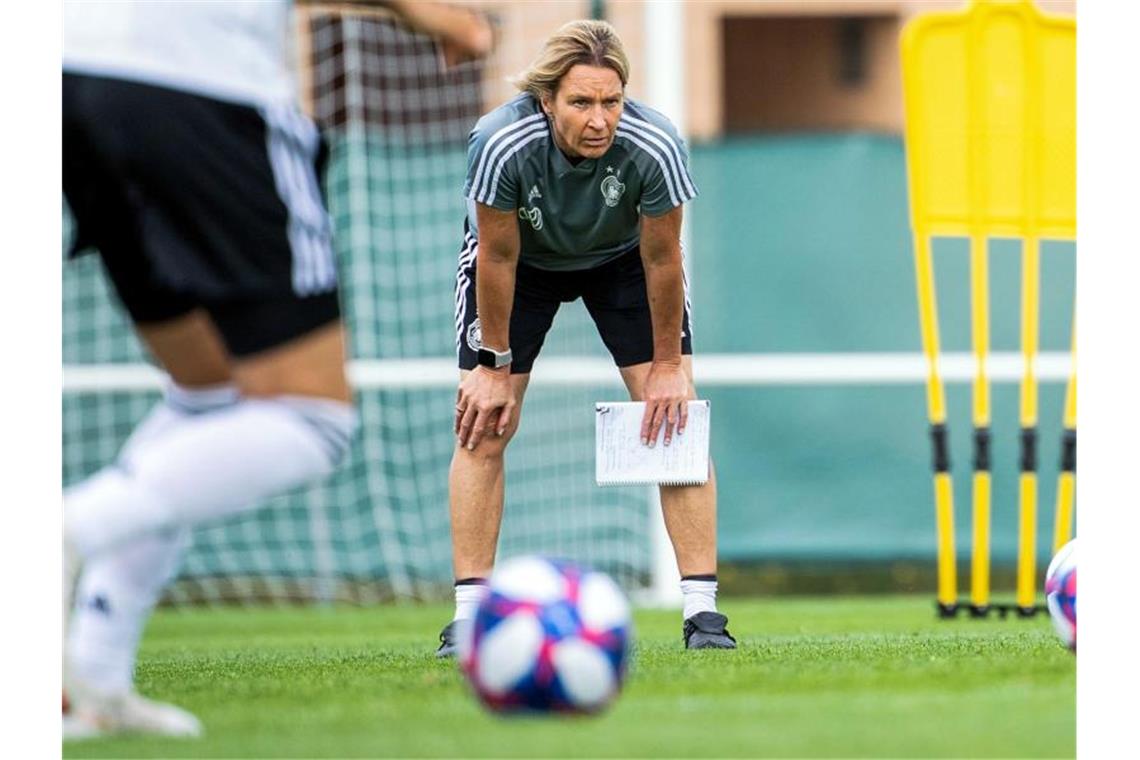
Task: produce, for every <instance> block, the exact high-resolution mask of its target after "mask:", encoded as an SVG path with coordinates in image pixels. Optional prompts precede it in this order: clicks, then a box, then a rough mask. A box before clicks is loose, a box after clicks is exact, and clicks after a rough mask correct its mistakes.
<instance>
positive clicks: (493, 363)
mask: <svg viewBox="0 0 1140 760" xmlns="http://www.w3.org/2000/svg"><path fill="white" fill-rule="evenodd" d="M476 360H477V361H478V362H479V364H480V365H481V366H484V367H490V368H491V369H498V368H499V367H505V366H507V365H508V364H510V363H511V352H510V351H503V352H502V353H499V352H498V351H492V350H491V349H489V348H481V349H479V352H478V353H477V354H476Z"/></svg>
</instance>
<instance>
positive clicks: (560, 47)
mask: <svg viewBox="0 0 1140 760" xmlns="http://www.w3.org/2000/svg"><path fill="white" fill-rule="evenodd" d="M578 64H585V65H587V66H598V67H600V68H606V69H613V70H614V72H616V73H617V75H618V78H619V79H621V86H622V87H623V88H624V87H625V85H626V84H627V83H628V82H629V59H628V58H627V57H626V55H625V48H624V47H623V46H622V44H621V38H620V37H618V34H617V30H616V29H614V28H613V27H612V26H611V25H610V24H608V23H606V22H605V21H595V20H591V19H583V20H580V21H571V22H570V23H568V24H564V25H563V26H562V27H561V28H560V29H559V30H558V31H557V32H555V33H554V34H552V35H550V37H549V38H548V39H547V40H546V44H545V45H543V48H542V52H541V53H540V54H539V56H538V58H535V59H534V61H533V62H531V64H530V67H529V68H527V70H526V71H523V72H522V73H520V74H519V75H518V76H516V77H514V78H513V79H511V84H513V85H514V86H515V87H517V88H519V90H521V91H523V92H529V93H530V94H531V95H533V96H534V98H535V99H536V100H538V101H539V102H541V101H542V99H543V97H553V96H554V93H555V92H556V91H557V90H558V84H559V82H561V81H562V77H564V76H566V72H568V71H570V69H572V68H574V67H575V66H577V65H578Z"/></svg>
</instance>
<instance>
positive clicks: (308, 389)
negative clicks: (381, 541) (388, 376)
mask: <svg viewBox="0 0 1140 760" xmlns="http://www.w3.org/2000/svg"><path fill="white" fill-rule="evenodd" d="M144 333H146V330H145V329H144ZM147 338H148V343H149V342H153V340H154V338H155V334H154V333H153V332H151V333H150V334H148V335H147ZM154 348H155V351H154V353H155V355H156V356H162V355H163V354H164V353H166V352H168V351H169V350H170V348H171V346H170V345H168V344H165V343H163V342H162V340H161V338H160V339H159V345H155V346H154ZM180 348H181V350H183V351H186V350H187V348H186V347H185V346H180ZM328 361H331V362H333V363H334V364H335V363H336V362H338V361H339V365H337V366H339V370H329V369H328V368H327V367H322V366H317V367H314V368H313V369H311V370H306V369H305V368H306V367H308V366H309V365H310V364H314V363H315V364H318V365H319V364H320V363H322V362H328ZM175 364H176V363H175ZM343 366H344V360H343V338H342V332H341V328H340V323H339V321H335V322H333V323H331V324H330V325H327V326H325V327H323V328H320V329H318V330H315V331H313V332H311V333H309V334H306V335H303V336H301V337H300V338H297V339H295V340H293V341H290V342H289V343H287V344H285V345H283V346H280V347H275V348H273V349H270V350H266V351H264V352H261V353H259V354H255V355H253V356H250V357H246V358H242V359H237V360H235V361H234V373H233V374H234V377H235V378H236V380H237V385H238V387H239V389H240V390H241V392H242V394H243V395H242V397H241V398H240V399H237V400H236V401H235V402H234V403H232V404H228V405H226V406H223V407H220V408H214V409H209V410H203V411H200V412H199V413H196V414H194V413H190V414H185V415H183V416H181V418H168V419H167V420H166V424H164V425H163V426H162V427H163V429H162V430H161V432H158V433H155V434H152V435H149V436H147V440H146V441H145V445H132V446H128V448H127V450H126V451H125V452H124V456H123V457H121V458H120V461H119V463H118V464H117V465H116V466H114V467H109V468H106V469H104V470H102V471H101V472H99V473H97V474H96V475H95V476H93V477H92V478H90V479H88V480H87V481H85V482H83V483H81V484H79V485H78V486H76V487H75V488H74V489H72V490H71V491H69V493H68V497H67V499H66V505H65V509H66V514H65V528H66V531H67V535H68V539H69V543H70V544H71V546H73V547H75V548H76V549H77V550H78V551H79V552H80V554H81V555H82V556H83V557H84V558H90V560H91V562H92V563H94V570H93V572H92V573H91V574H90V576H89V577H88V576H87V575H85V577H84V583H83V584H82V586H81V599H83V600H84V601H85V602H86V604H85V607H84V609H83V611H82V613H81V615H80V620H77V621H76V622H77V625H76V629H75V632H74V633H75V635H74V637H73V640H72V644H71V652H72V654H73V655H79V657H78V660H79V661H78V662H77V663H76V664H75V665H74V666H73V667H72V668H71V672H70V673H69V683H68V689H69V696H71V699H72V702H73V704H74V707H75V709H74V717H75V719H77V720H78V722H79V723H80V728H81V729H85V730H92V729H102V730H111V731H115V730H142V731H151V732H156V733H168V734H172V735H193V734H196V733H197V732H198V731H199V727H198V725H197V721H196V720H195V719H193V717H192V716H190V715H189V714H187V713H184V712H182V711H180V710H177V708H173V707H170V706H163V705H156V704H155V703H149V702H147V701H145V700H142V699H141V698H138V697H137V695H133V693H131V692H130V683H131V679H130V669H131V668H132V667H133V658H134V651H135V648H136V646H137V642H138V637H139V635H140V634H141V628H142V624H143V622H144V620H145V618H146V616H147V615H149V613H150V610H151V609H152V607H153V604H154V602H155V601H156V600H157V597H158V594H159V593H160V592H161V589H162V587H163V586H164V585H165V583H166V582H167V581H168V580H169V578H170V577H171V576H172V575H173V573H174V571H175V569H176V566H177V556H178V554H179V551H178V550H179V549H180V540H179V532H180V531H181V530H184V529H185V526H189V525H194V524H197V523H200V522H203V521H206V520H211V519H217V518H221V517H225V516H228V515H231V514H234V513H236V512H238V511H241V510H243V509H248V508H250V507H253V506H256V505H257V504H258V503H260V502H261V501H262V500H264V499H265V498H268V497H270V496H273V495H276V494H277V493H280V492H281V491H284V490H286V489H288V488H291V487H294V486H297V485H301V484H303V483H306V482H308V481H310V480H313V479H315V478H318V477H322V476H324V475H326V474H328V473H329V472H331V470H332V469H333V467H334V466H335V465H336V463H337V462H338V461H339V459H340V458H341V457H342V456H343V455H344V453H345V451H346V450H347V448H348V444H349V440H350V438H351V435H352V432H353V430H354V426H355V413H354V411H353V409H352V406H351V404H350V403H349V402H348V397H349V392H348V386H347V382H346V380H345V378H344V372H343ZM322 383H323V385H322ZM155 424H156V425H157V422H156V423H155ZM144 429H145V428H144ZM101 589H103V590H105V591H104V594H103V595H102V597H100V590H101ZM112 605H113V606H112ZM116 607H117V608H118V609H119V610H121V611H122V613H123V615H124V616H125V617H124V618H123V619H122V621H121V627H120V628H119V629H118V630H107V627H106V626H104V627H103V628H100V627H99V626H98V625H97V624H95V623H94V622H93V621H92V619H91V616H92V615H100V614H104V613H106V612H108V611H110V612H115V611H116ZM100 608H103V609H100ZM81 623H82V624H81ZM100 647H104V648H105V649H104V650H103V651H100ZM108 648H109V649H110V650H112V651H111V652H107V651H106V649H108ZM107 655H109V656H107ZM100 660H102V661H101V662H100Z"/></svg>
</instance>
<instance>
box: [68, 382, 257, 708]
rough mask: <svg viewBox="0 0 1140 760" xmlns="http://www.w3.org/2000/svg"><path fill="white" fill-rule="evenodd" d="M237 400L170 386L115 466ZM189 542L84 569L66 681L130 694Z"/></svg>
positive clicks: (225, 393) (136, 543)
mask: <svg viewBox="0 0 1140 760" xmlns="http://www.w3.org/2000/svg"><path fill="white" fill-rule="evenodd" d="M238 398H239V395H238V390H237V387H236V386H234V385H232V384H228V383H227V384H224V385H216V386H211V387H207V388H183V387H181V386H178V385H176V384H175V383H173V382H168V383H167V387H166V393H165V398H164V399H163V400H162V401H160V402H159V403H158V404H156V405H155V407H154V408H153V409H151V411H150V412H149V414H147V416H146V417H145V418H143V420H142V421H141V422H140V423H139V424H138V425H137V426H136V427H135V429H134V432H132V433H131V436H130V438H128V439H127V441H126V443H125V444H123V448H122V450H121V451H120V452H119V465H118V466H125V467H127V468H130V467H131V466H132V465H131V464H130V462H131V461H132V458H133V456H134V454H135V453H136V452H139V451H144V450H145V448H146V446H148V445H150V444H151V443H153V442H154V441H156V440H158V439H160V438H161V437H162V436H164V435H165V434H166V433H168V432H169V431H171V430H173V429H174V428H175V426H177V425H178V424H179V423H180V422H182V421H184V420H186V419H187V418H192V417H194V416H196V415H199V414H203V413H206V412H211V411H216V410H218V409H221V408H224V407H227V406H230V405H232V404H234V403H236V402H237V400H238ZM189 543H190V529H189V528H179V529H171V530H167V531H163V532H159V533H151V534H148V535H144V536H139V537H138V538H136V539H134V540H131V541H128V542H127V543H124V544H123V545H122V546H121V547H119V548H118V549H116V550H114V551H108V552H104V553H102V554H100V555H99V556H96V557H93V558H91V560H90V561H88V562H85V563H84V566H83V569H82V575H81V576H80V579H79V583H78V584H77V589H76V609H75V610H74V612H73V613H72V618H71V620H72V622H71V630H70V632H69V635H68V640H67V652H68V668H69V674H68V675H69V677H70V678H79V679H81V680H82V681H83V682H84V683H85V684H86V685H88V686H90V687H92V688H95V689H97V690H98V691H100V692H102V693H122V692H124V691H127V690H129V689H130V688H131V683H132V682H133V676H134V667H135V653H136V652H137V650H138V644H139V639H140V638H141V636H142V631H143V627H144V625H145V624H146V620H147V618H148V617H150V613H151V611H152V610H153V609H154V605H155V604H156V603H157V602H158V598H159V595H160V594H161V593H162V589H163V587H164V586H165V585H166V584H167V583H169V582H170V580H171V579H173V577H174V575H175V573H177V571H178V567H179V565H180V564H181V561H182V556H183V554H184V552H185V551H186V547H187V546H189Z"/></svg>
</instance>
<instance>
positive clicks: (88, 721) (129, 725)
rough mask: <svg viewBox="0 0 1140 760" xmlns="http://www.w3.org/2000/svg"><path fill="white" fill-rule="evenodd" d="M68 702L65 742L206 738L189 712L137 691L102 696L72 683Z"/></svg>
mask: <svg viewBox="0 0 1140 760" xmlns="http://www.w3.org/2000/svg"><path fill="white" fill-rule="evenodd" d="M67 703H68V708H69V709H68V711H67V712H66V713H65V714H64V716H63V738H64V740H75V739H89V738H93V737H98V736H109V735H111V734H123V733H140V734H154V735H157V736H173V737H185V738H193V737H196V736H201V735H202V724H201V723H200V722H199V721H198V719H197V718H195V717H194V716H193V715H191V714H190V713H189V712H187V711H186V710H183V709H182V708H181V707H176V706H175V705H170V704H166V703H165V702H156V701H154V700H152V699H147V698H145V697H143V696H141V695H139V694H138V693H137V692H135V691H127V692H120V693H115V694H110V693H99V692H97V691H95V690H93V689H91V688H88V687H85V686H83V685H82V684H77V683H76V682H75V681H74V680H71V681H69V683H68V687H67Z"/></svg>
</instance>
